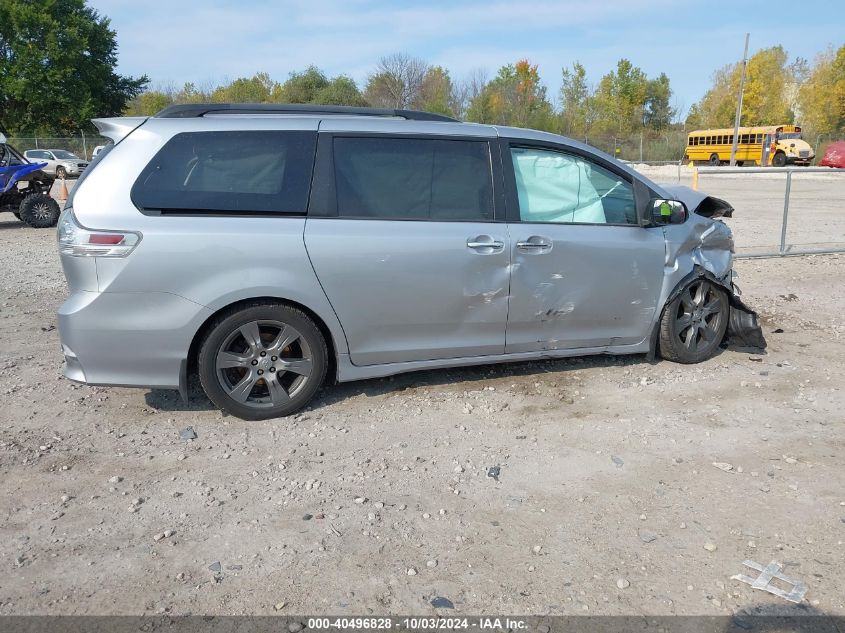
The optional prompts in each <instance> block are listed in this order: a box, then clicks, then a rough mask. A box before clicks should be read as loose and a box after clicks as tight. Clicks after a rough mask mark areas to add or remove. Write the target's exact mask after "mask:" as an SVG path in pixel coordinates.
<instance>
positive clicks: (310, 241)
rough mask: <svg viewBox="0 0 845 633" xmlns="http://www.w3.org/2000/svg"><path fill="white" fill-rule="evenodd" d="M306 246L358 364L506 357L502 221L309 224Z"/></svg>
mask: <svg viewBox="0 0 845 633" xmlns="http://www.w3.org/2000/svg"><path fill="white" fill-rule="evenodd" d="M305 243H306V246H307V248H308V254H309V255H310V257H311V263H312V264H313V266H314V270H315V271H316V273H317V277H318V278H319V280H320V283H321V284H322V286H323V289H324V290H325V292H326V295H327V296H328V299H329V302H330V303H331V304H332V307H333V308H334V310H335V313H336V314H337V316H338V319H339V320H340V323H341V325H342V326H343V330H344V332H345V334H346V340H347V342H348V343H349V353H350V355H351V360H352V362H353V363H354V364H355V365H375V364H380V363H398V362H408V361H421V360H434V359H442V358H457V357H462V356H485V355H495V354H501V353H503V351H504V346H505V323H506V321H507V311H508V281H509V279H508V262H509V257H510V255H509V251H508V238H507V232H506V225H505V224H504V223H501V224H496V223H482V222H479V223H474V222H395V221H379V220H344V219H340V218H334V219H327V218H326V219H324V218H309V219H308V222H307V224H306V229H305ZM487 244H490V246H487Z"/></svg>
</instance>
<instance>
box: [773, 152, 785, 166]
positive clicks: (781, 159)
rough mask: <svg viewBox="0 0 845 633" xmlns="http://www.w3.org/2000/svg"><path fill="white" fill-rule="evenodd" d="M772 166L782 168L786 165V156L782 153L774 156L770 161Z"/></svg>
mask: <svg viewBox="0 0 845 633" xmlns="http://www.w3.org/2000/svg"><path fill="white" fill-rule="evenodd" d="M772 165H774V166H775V167H783V166H785V165H786V154H784V153H783V152H778V153H777V154H775V157H774V158H773V159H772Z"/></svg>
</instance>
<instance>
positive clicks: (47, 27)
mask: <svg viewBox="0 0 845 633" xmlns="http://www.w3.org/2000/svg"><path fill="white" fill-rule="evenodd" d="M115 37H116V33H115V31H113V30H112V29H111V28H110V22H109V19H108V18H106V17H105V16H101V15H100V14H99V13H98V12H97V11H95V10H94V9H91V8H89V7H87V6H86V4H85V1H84V0H61V1H60V0H2V1H0V113H2V118H3V121H2V123H3V124H4V125H5V126H6V127H7V128H8V129H9V131H10V132H12V133H20V132H24V133H35V132H37V133H39V134H57V135H64V134H70V133H74V132H76V131H77V130H79V129H80V128H90V127H91V124H90V119H91V118H94V117H102V116H116V115H119V114H121V112H122V111H123V109H124V108H125V107H126V104H127V102H128V101H129V100H130V99H132V98H133V97H135V96H136V95H137V94H138V93H140V92H141V90H142V89H143V87H144V86H145V85H146V84H147V82H148V79H147V77H146V76H143V77H138V78H133V77H125V76H122V75H118V74H117V73H116V72H115V66H116V65H117V43H116V41H115Z"/></svg>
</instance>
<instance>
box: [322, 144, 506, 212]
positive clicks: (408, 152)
mask: <svg viewBox="0 0 845 633" xmlns="http://www.w3.org/2000/svg"><path fill="white" fill-rule="evenodd" d="M334 175H335V182H336V188H337V215H338V216H339V217H347V218H377V219H382V220H433V221H450V220H451V221H478V222H483V221H490V220H492V219H493V180H492V172H491V161H490V146H489V144H488V142H487V141H469V140H444V139H418V138H392V137H369V138H349V137H346V138H344V137H340V138H335V139H334Z"/></svg>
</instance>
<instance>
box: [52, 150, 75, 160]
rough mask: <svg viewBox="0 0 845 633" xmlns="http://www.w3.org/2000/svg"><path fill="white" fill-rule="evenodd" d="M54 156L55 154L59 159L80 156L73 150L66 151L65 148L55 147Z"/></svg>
mask: <svg viewBox="0 0 845 633" xmlns="http://www.w3.org/2000/svg"><path fill="white" fill-rule="evenodd" d="M53 156H55V157H56V158H58V159H59V160H64V159H67V158H71V159H76V160H79V156H77V155H76V154H72V153H71V152H66V151H65V150H63V149H54V150H53Z"/></svg>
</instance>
